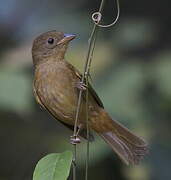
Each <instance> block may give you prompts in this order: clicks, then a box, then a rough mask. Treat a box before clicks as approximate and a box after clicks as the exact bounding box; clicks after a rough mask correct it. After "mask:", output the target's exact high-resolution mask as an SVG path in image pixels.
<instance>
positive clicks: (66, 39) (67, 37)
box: [57, 34, 76, 45]
mask: <svg viewBox="0 0 171 180" xmlns="http://www.w3.org/2000/svg"><path fill="white" fill-rule="evenodd" d="M75 37H76V35H74V34H64V37H63V39H61V40H60V41H59V42H58V43H57V45H59V44H63V43H66V42H69V41H71V40H73V39H74V38H75Z"/></svg>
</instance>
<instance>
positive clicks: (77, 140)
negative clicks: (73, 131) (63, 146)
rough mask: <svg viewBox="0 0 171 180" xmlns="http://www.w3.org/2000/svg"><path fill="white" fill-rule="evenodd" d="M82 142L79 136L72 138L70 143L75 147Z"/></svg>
mask: <svg viewBox="0 0 171 180" xmlns="http://www.w3.org/2000/svg"><path fill="white" fill-rule="evenodd" d="M80 142H81V140H80V138H78V137H77V136H71V138H70V143H71V144H73V145H76V144H79V143H80Z"/></svg>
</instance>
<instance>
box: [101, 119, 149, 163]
mask: <svg viewBox="0 0 171 180" xmlns="http://www.w3.org/2000/svg"><path fill="white" fill-rule="evenodd" d="M112 124H113V128H112V129H113V130H112V131H109V132H105V133H101V134H100V136H101V137H102V138H103V139H104V140H105V141H106V142H107V143H108V144H109V145H110V146H111V147H112V149H113V150H114V151H115V152H116V153H117V154H118V155H119V157H120V158H121V159H122V160H123V161H124V162H125V163H126V164H127V165H128V164H138V163H139V161H140V160H141V159H142V158H143V157H144V155H145V154H146V153H147V152H148V148H147V143H146V142H145V141H144V140H143V139H142V138H140V137H138V136H136V135H135V134H133V133H132V132H130V131H129V130H128V129H127V128H125V127H124V126H122V125H121V124H120V123H118V122H117V121H114V120H113V122H112Z"/></svg>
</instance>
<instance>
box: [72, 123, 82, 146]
mask: <svg viewBox="0 0 171 180" xmlns="http://www.w3.org/2000/svg"><path fill="white" fill-rule="evenodd" d="M82 128H83V125H82V124H80V125H79V126H78V131H77V133H76V135H75V136H71V138H70V143H71V144H73V145H76V144H79V143H80V142H81V140H80V138H79V137H78V135H79V132H80V131H81V130H82Z"/></svg>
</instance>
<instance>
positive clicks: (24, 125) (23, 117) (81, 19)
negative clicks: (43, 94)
mask: <svg viewBox="0 0 171 180" xmlns="http://www.w3.org/2000/svg"><path fill="white" fill-rule="evenodd" d="M0 2H1V5H0V142H1V146H0V162H1V163H0V180H31V179H32V173H33V170H34V167H35V165H36V163H37V161H38V160H39V159H40V158H41V157H43V156H44V155H46V154H48V153H50V152H63V151H65V150H68V149H71V150H72V146H71V145H70V144H69V137H70V135H71V134H72V133H71V132H70V131H69V130H67V129H66V128H65V127H63V126H62V125H60V123H59V122H57V121H55V120H54V119H53V118H52V117H50V116H49V114H48V113H47V112H45V111H44V110H42V109H40V107H39V106H38V105H37V104H36V102H35V100H34V97H33V94H32V79H33V68H32V59H31V46H32V41H33V39H34V38H35V37H36V36H37V35H39V34H40V33H42V32H45V31H48V30H53V29H56V30H59V31H64V32H65V33H74V34H77V39H75V40H74V41H73V42H72V43H71V44H70V48H69V50H68V54H67V56H66V59H67V60H68V61H70V62H71V63H73V64H74V65H75V66H76V67H77V68H79V69H80V70H82V69H83V64H84V61H85V55H86V51H87V39H88V37H89V35H90V32H91V29H92V26H93V24H92V21H91V14H92V13H93V12H95V11H96V10H97V9H98V7H99V4H100V0H93V1H92V0H87V1H85V0H74V1H67V0H62V1H60V0H42V1H40V0H34V1H33V0H29V1H28V0H0ZM170 5H171V2H170V1H169V0H164V1H156V0H151V1H137V0H132V1H126V0H121V1H120V6H121V16H120V19H119V21H118V23H117V24H116V26H114V27H112V28H109V29H100V31H99V34H98V41H97V46H96V49H95V54H94V59H93V64H92V70H91V74H92V77H93V84H94V87H95V89H96V90H97V92H98V94H99V96H100V97H101V99H102V100H103V102H104V105H105V107H106V110H107V111H108V112H109V113H110V114H111V116H112V117H115V118H117V119H118V120H119V121H120V122H122V123H123V124H125V125H126V126H127V127H129V128H130V129H131V130H133V131H134V132H136V133H137V134H139V135H140V136H143V137H144V138H145V139H146V140H147V141H148V143H149V145H150V152H149V155H148V156H147V157H146V158H145V160H144V161H143V162H142V163H141V164H140V165H138V166H129V167H127V166H125V165H124V164H123V163H122V162H121V161H120V160H119V159H118V158H117V157H116V154H114V153H113V152H112V151H111V149H110V148H109V147H108V146H106V144H105V143H104V142H103V141H102V140H100V138H98V137H97V138H96V141H95V142H93V143H91V145H90V152H91V153H90V174H89V177H90V178H89V179H98V180H115V179H117V180H163V179H164V180H170V179H171V173H170V167H171V165H170V164H171V163H170V162H171V155H170V152H171V143H170V142H171V140H170V139H171V132H170V131H171V128H170V126H171V83H170V77H171V60H170V59H171V52H170V50H171V41H170V40H171V36H170V31H171V21H170V17H171V13H170ZM115 16H116V2H114V1H113V0H106V6H105V11H104V19H103V20H104V22H105V23H109V22H111V21H112V19H113V18H114V17H115ZM85 149H86V146H85V141H84V140H83V141H82V144H81V145H79V153H78V156H79V160H78V161H79V167H80V169H79V178H78V179H79V180H80V179H84V178H83V177H84V165H85V158H84V157H85Z"/></svg>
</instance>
